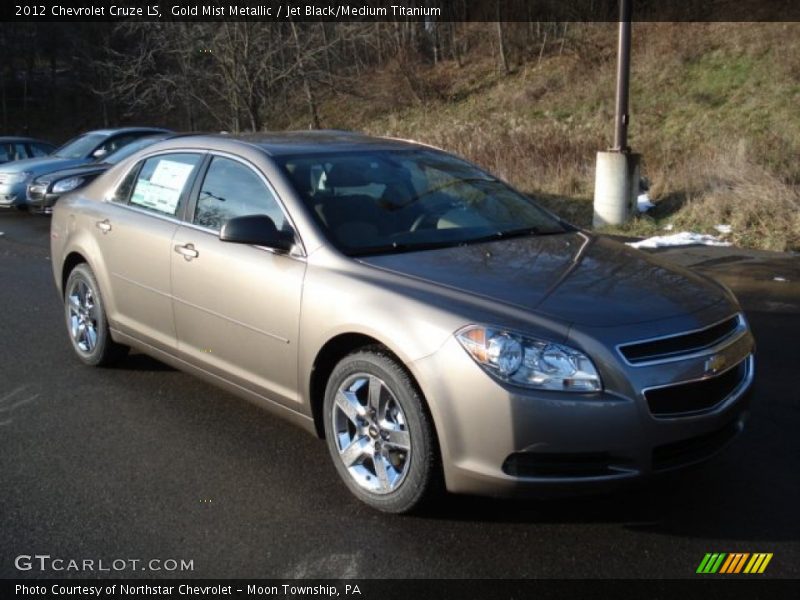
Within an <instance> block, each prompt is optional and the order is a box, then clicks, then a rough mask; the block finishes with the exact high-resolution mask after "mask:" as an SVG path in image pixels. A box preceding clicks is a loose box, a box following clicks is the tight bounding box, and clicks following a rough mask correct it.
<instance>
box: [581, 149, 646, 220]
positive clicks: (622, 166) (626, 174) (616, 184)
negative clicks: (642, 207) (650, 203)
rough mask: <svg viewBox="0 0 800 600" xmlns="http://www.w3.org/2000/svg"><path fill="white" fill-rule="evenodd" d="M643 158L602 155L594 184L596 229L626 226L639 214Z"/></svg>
mask: <svg viewBox="0 0 800 600" xmlns="http://www.w3.org/2000/svg"><path fill="white" fill-rule="evenodd" d="M640 158H641V155H639V154H630V153H625V152H598V153H597V171H596V174H595V180H594V218H593V219H592V224H593V225H594V226H595V227H603V226H605V225H622V224H623V223H625V221H627V220H628V219H629V218H630V216H631V215H632V214H634V213H635V211H636V199H637V196H638V195H639V160H640Z"/></svg>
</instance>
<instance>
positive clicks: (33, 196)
mask: <svg viewBox="0 0 800 600" xmlns="http://www.w3.org/2000/svg"><path fill="white" fill-rule="evenodd" d="M60 195H61V194H53V193H48V192H47V186H41V187H40V186H36V185H30V186H28V190H27V194H26V198H25V204H26V205H27V206H28V209H29V210H31V211H32V212H36V213H42V214H51V213H52V212H53V206H54V205H55V203H56V201H57V200H58V198H59V196H60Z"/></svg>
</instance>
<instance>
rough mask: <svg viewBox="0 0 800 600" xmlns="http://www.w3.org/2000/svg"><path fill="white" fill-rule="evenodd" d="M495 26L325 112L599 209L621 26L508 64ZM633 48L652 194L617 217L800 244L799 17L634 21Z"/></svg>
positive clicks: (335, 121)
mask: <svg viewBox="0 0 800 600" xmlns="http://www.w3.org/2000/svg"><path fill="white" fill-rule="evenodd" d="M475 26H476V27H482V26H484V25H483V24H476V25H475ZM489 35H490V34H489V32H488V30H487V33H486V36H485V37H484V42H483V44H482V46H480V47H478V48H475V49H473V51H472V53H473V55H472V60H470V61H469V62H468V63H467V66H464V67H458V66H457V65H456V64H455V62H450V61H445V62H440V63H439V64H437V65H435V66H429V67H425V68H422V69H419V68H415V69H414V74H413V78H410V77H409V76H408V72H407V71H404V70H403V68H402V66H401V65H396V66H394V67H392V68H388V69H385V70H383V71H381V72H379V73H371V74H370V75H369V77H368V78H364V79H363V80H362V81H360V82H357V84H355V85H353V89H354V90H357V94H341V95H338V96H330V97H328V98H326V99H325V100H324V102H323V105H322V107H321V117H322V121H323V125H324V126H326V127H341V128H348V129H360V130H364V131H367V132H371V133H376V134H381V135H392V136H399V137H405V138H413V139H417V140H421V141H425V142H429V143H432V144H435V145H437V146H440V147H443V148H445V149H448V150H451V151H454V152H456V153H459V154H461V155H463V156H466V157H468V158H470V159H472V160H474V161H476V162H478V163H480V164H482V165H484V166H485V167H487V168H489V169H490V170H492V171H494V172H495V173H497V174H499V175H501V176H502V177H504V178H506V179H508V180H509V181H511V182H512V183H514V184H515V185H516V186H518V187H519V188H521V189H523V190H525V191H527V192H530V193H532V194H534V195H537V196H539V197H540V198H541V199H542V200H543V201H544V202H545V203H547V204H548V205H549V206H550V207H552V208H553V209H554V210H555V211H556V212H558V213H560V214H562V215H564V216H565V217H567V218H569V219H570V220H572V221H573V222H575V223H577V224H580V225H589V224H590V223H591V212H592V210H591V204H592V200H591V199H592V193H593V186H594V160H595V153H596V152H597V151H598V150H601V149H605V148H607V147H608V146H609V145H610V144H611V137H612V131H613V110H614V101H613V90H614V76H615V68H616V63H615V61H616V56H615V44H616V28H615V26H614V25H613V24H574V25H573V26H572V28H571V30H570V32H569V34H568V38H567V41H566V43H565V44H564V45H563V48H558V51H550V52H548V53H546V55H545V56H544V58H542V59H541V60H539V59H538V58H530V56H531V55H530V54H528V56H529V58H528V59H527V60H526V61H522V60H519V59H517V60H516V62H515V63H514V64H513V69H512V72H511V74H509V75H502V74H500V73H499V72H498V68H497V60H496V57H495V56H494V54H493V48H492V38H491V37H489ZM476 53H482V58H480V59H478V60H476V59H475V54H476ZM534 55H535V53H534ZM513 58H514V57H512V59H513ZM632 61H633V73H632V88H631V119H632V120H631V127H630V144H631V146H632V148H633V150H634V151H636V152H640V153H641V154H642V155H643V161H644V164H643V174H644V175H645V176H646V177H647V178H648V179H649V180H650V182H651V185H652V187H651V197H653V199H654V200H655V202H656V204H657V206H656V208H655V209H653V210H651V211H650V213H649V214H647V215H644V216H640V217H637V218H636V219H634V220H633V221H632V222H631V223H630V224H629V225H627V226H625V227H624V228H622V229H621V231H623V232H628V233H632V234H639V235H650V234H655V233H658V232H660V231H661V230H663V228H664V227H665V226H666V225H667V224H673V226H674V228H675V229H683V228H689V229H692V230H694V231H701V232H707V233H717V232H716V231H715V230H714V229H713V227H714V225H717V224H727V225H731V226H732V227H733V231H732V233H731V234H730V235H728V237H727V239H730V240H731V241H733V242H734V243H736V244H740V245H745V246H750V247H757V248H764V249H772V250H800V24H798V23H762V24H759V23H756V24H749V23H698V24H686V23H681V24H672V23H640V24H635V25H634V31H633V57H632ZM420 90H422V92H420ZM282 125H283V126H290V127H291V126H295V127H303V126H304V125H305V124H304V123H303V122H302V120H301V119H298V120H297V121H296V122H294V123H292V122H287V123H283V124H282Z"/></svg>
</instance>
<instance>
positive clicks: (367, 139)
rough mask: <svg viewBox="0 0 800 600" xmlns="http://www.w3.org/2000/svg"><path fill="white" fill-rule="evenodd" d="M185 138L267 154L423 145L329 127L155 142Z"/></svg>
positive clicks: (198, 145) (217, 147)
mask: <svg viewBox="0 0 800 600" xmlns="http://www.w3.org/2000/svg"><path fill="white" fill-rule="evenodd" d="M187 141H189V143H190V144H191V145H192V146H194V147H196V148H205V149H212V150H213V149H215V150H231V149H233V148H234V147H236V146H238V147H239V148H241V146H242V145H243V144H244V145H247V146H250V147H251V148H254V149H258V150H261V151H262V152H265V153H266V154H268V155H270V156H286V155H292V154H318V153H326V152H348V151H358V150H398V149H406V150H409V149H414V148H420V147H424V146H423V144H418V143H416V142H410V141H405V140H398V139H394V138H384V137H374V136H369V135H365V134H363V133H356V132H349V131H338V130H330V129H329V130H313V131H285V132H275V133H246V134H227V133H217V134H179V135H176V136H174V137H171V138H169V139H168V140H164V141H163V142H158V143H159V144H160V145H161V146H160V147H161V148H164V147H165V146H164V145H169V146H177V145H185V144H186V142H187Z"/></svg>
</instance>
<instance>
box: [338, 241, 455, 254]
mask: <svg viewBox="0 0 800 600" xmlns="http://www.w3.org/2000/svg"><path fill="white" fill-rule="evenodd" d="M462 244H463V241H461V240H447V241H439V242H420V243H417V244H407V243H398V242H395V243H392V244H384V245H382V246H369V247H367V248H354V249H352V250H350V251H348V255H349V256H352V257H361V256H372V255H374V254H400V253H402V252H416V251H418V250H434V249H437V248H452V247H455V246H461V245H462Z"/></svg>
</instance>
